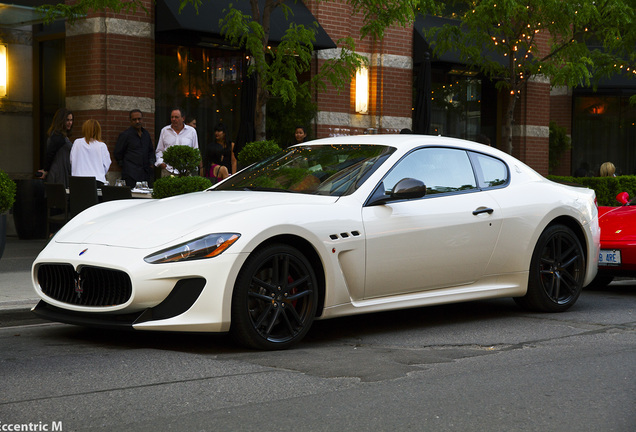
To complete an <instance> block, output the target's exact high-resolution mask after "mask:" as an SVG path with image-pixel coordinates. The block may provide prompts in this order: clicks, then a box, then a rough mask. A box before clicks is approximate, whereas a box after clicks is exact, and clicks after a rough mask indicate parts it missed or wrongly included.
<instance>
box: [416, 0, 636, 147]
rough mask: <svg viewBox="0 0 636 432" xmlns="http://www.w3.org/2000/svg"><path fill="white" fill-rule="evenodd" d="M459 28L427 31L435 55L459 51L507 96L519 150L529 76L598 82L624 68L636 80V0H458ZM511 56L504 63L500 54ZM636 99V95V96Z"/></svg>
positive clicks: (508, 135) (508, 125) (507, 130)
mask: <svg viewBox="0 0 636 432" xmlns="http://www.w3.org/2000/svg"><path fill="white" fill-rule="evenodd" d="M446 5H447V6H450V7H451V8H453V9H454V10H455V11H457V10H459V11H461V12H459V13H457V12H455V13H450V12H448V13H447V16H451V17H454V18H457V19H458V20H459V25H450V24H447V25H444V26H443V27H441V28H436V29H431V30H429V33H428V34H427V37H429V39H430V40H435V41H436V42H435V44H434V53H437V54H439V53H442V52H446V51H456V52H459V53H460V55H461V56H462V57H463V59H464V60H465V61H466V62H467V64H469V65H472V67H474V68H476V69H478V70H479V71H481V72H482V73H483V74H484V75H485V76H487V77H488V78H490V79H492V80H493V81H496V86H497V88H498V89H499V90H502V91H505V92H506V94H507V100H508V103H507V107H506V114H505V123H504V128H503V129H504V131H503V136H502V138H503V142H504V143H505V150H506V151H507V152H508V153H511V152H512V124H513V114H514V109H515V104H516V101H517V99H518V98H519V96H520V94H521V92H522V91H523V90H524V87H525V85H526V83H527V82H528V80H530V79H532V78H533V77H537V76H545V77H547V78H549V79H550V83H551V84H552V85H555V86H556V85H567V86H570V87H576V86H580V85H585V86H595V85H596V84H597V83H598V81H599V80H600V79H601V78H604V77H608V76H611V75H613V74H617V73H626V74H629V75H630V76H632V77H636V70H635V65H636V54H635V51H634V46H636V21H635V20H636V13H635V5H636V2H635V0H580V1H577V2H569V1H563V0H523V1H521V0H457V1H453V2H446ZM502 58H503V59H505V62H503V64H502V63H501V62H499V61H497V59H502ZM635 99H636V98H635Z"/></svg>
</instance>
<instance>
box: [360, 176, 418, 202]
mask: <svg viewBox="0 0 636 432" xmlns="http://www.w3.org/2000/svg"><path fill="white" fill-rule="evenodd" d="M424 195H426V185H425V184H424V182H422V181H420V180H416V179H413V178H403V179H402V180H400V181H399V182H397V183H396V184H395V186H393V190H392V191H391V192H390V193H388V192H385V189H384V183H380V184H379V186H378V187H377V188H376V190H375V192H374V193H373V195H372V196H371V198H369V201H368V202H367V204H366V205H367V206H374V205H384V204H386V203H387V202H389V201H397V200H403V199H411V198H422V197H423V196H424Z"/></svg>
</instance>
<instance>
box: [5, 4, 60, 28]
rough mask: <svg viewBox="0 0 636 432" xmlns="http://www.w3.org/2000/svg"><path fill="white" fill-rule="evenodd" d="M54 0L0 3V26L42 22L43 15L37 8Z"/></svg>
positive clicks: (18, 25)
mask: <svg viewBox="0 0 636 432" xmlns="http://www.w3.org/2000/svg"><path fill="white" fill-rule="evenodd" d="M53 3H54V1H52V0H49V1H41V0H40V1H38V0H11V1H7V2H3V3H0V27H21V26H25V25H32V24H38V23H41V22H42V20H43V15H42V14H41V13H40V12H38V11H37V10H36V9H35V8H36V7H37V6H41V5H44V4H53Z"/></svg>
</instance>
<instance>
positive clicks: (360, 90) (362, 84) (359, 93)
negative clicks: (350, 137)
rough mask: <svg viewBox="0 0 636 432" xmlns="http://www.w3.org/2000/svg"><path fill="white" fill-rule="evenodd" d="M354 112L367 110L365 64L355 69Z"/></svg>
mask: <svg viewBox="0 0 636 432" xmlns="http://www.w3.org/2000/svg"><path fill="white" fill-rule="evenodd" d="M356 112H357V113H359V114H368V112H369V69H368V68H367V67H366V66H362V67H361V68H360V69H358V70H357V71H356Z"/></svg>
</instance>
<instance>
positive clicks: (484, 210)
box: [473, 207, 494, 216]
mask: <svg viewBox="0 0 636 432" xmlns="http://www.w3.org/2000/svg"><path fill="white" fill-rule="evenodd" d="M492 212H494V210H493V209H491V208H490V207H479V208H478V209H477V210H473V215H474V216H477V215H480V214H482V213H488V214H492Z"/></svg>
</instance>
